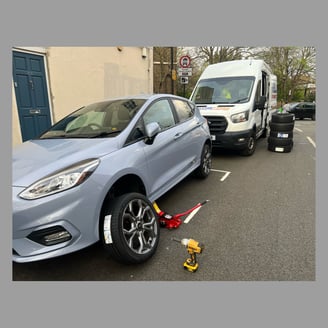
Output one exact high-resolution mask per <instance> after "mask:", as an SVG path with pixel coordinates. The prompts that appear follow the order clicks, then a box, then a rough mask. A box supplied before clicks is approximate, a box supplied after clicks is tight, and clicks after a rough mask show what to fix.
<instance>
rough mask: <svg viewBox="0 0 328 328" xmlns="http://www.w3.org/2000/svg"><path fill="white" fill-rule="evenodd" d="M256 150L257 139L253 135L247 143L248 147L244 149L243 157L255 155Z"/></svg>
mask: <svg viewBox="0 0 328 328" xmlns="http://www.w3.org/2000/svg"><path fill="white" fill-rule="evenodd" d="M255 148H256V137H255V134H254V133H253V134H252V135H251V136H250V137H249V139H248V142H247V147H246V148H244V149H243V150H242V151H241V152H240V154H241V155H242V156H250V155H253V154H254V151H255Z"/></svg>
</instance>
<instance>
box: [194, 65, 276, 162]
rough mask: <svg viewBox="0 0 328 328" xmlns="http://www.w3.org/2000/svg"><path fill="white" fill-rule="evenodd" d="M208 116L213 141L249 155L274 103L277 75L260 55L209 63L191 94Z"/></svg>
mask: <svg viewBox="0 0 328 328" xmlns="http://www.w3.org/2000/svg"><path fill="white" fill-rule="evenodd" d="M190 99H191V100H192V101H193V102H194V103H195V104H196V105H197V107H198V108H199V109H200V112H201V114H202V115H203V116H204V117H205V118H206V119H207V121H208V124H209V127H210V132H211V136H212V145H213V147H217V148H226V149H237V150H240V152H241V154H242V155H245V156H249V155H252V154H253V153H254V151H255V148H256V141H257V139H258V138H260V137H263V138H265V137H266V134H267V126H268V122H269V120H270V118H271V114H272V112H273V111H275V110H276V107H277V77H276V76H275V75H273V74H272V71H271V69H270V67H269V66H268V65H267V64H266V63H265V62H264V61H263V60H259V59H247V60H235V61H229V62H222V63H218V64H213V65H209V66H208V67H206V69H205V70H204V72H203V73H202V75H201V76H200V78H199V80H198V81H197V84H196V86H195V88H194V90H193V92H192V94H191V96H190Z"/></svg>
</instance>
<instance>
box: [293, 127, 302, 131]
mask: <svg viewBox="0 0 328 328" xmlns="http://www.w3.org/2000/svg"><path fill="white" fill-rule="evenodd" d="M294 130H297V131H298V132H303V130H301V129H298V128H295V127H294Z"/></svg>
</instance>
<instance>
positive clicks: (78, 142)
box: [12, 94, 211, 263]
mask: <svg viewBox="0 0 328 328" xmlns="http://www.w3.org/2000/svg"><path fill="white" fill-rule="evenodd" d="M12 165H13V182H12V183H13V261H15V262H31V261H37V260H43V259H48V258H52V257H56V256H60V255H64V254H68V253H71V252H74V251H77V250H80V249H82V248H84V247H87V246H89V245H91V244H94V243H96V242H98V241H101V242H102V244H103V246H104V247H105V249H106V250H107V251H108V253H109V254H110V255H111V256H112V257H113V258H114V259H116V260H118V261H120V262H123V263H141V262H144V261H146V260H148V259H149V258H150V257H151V256H152V255H153V254H154V253H155V252H156V249H157V246H158V242H159V236H160V225H159V220H158V215H157V213H156V211H155V209H154V207H153V202H154V201H155V200H156V199H158V198H159V197H160V196H162V195H163V194H164V193H166V192H167V191H168V190H170V189H171V188H172V187H173V186H175V185H176V184H177V183H179V182H180V181H181V180H182V179H184V178H185V177H186V176H187V175H189V174H191V173H195V174H196V175H197V176H199V177H201V178H206V177H207V176H208V175H209V173H210V169H211V139H210V133H209V129H208V125H207V122H206V120H205V119H204V118H203V117H202V116H201V115H200V113H199V110H198V109H197V107H195V106H194V104H193V103H192V102H190V101H189V100H187V99H185V98H182V97H178V96H174V95H169V94H155V95H140V96H134V97H126V98H119V99H111V100H104V101H101V102H97V103H94V104H90V105H88V106H85V107H82V108H80V109H79V110H77V111H75V112H73V113H72V114H70V115H68V116H67V117H65V118H63V119H62V120H61V121H59V122H58V123H57V124H55V125H53V126H52V127H51V128H50V129H49V130H48V131H46V132H45V133H43V134H42V135H41V136H40V137H39V138H38V139H35V140H30V141H27V142H24V143H23V144H21V145H20V146H18V147H16V148H15V149H14V150H13V164H12Z"/></svg>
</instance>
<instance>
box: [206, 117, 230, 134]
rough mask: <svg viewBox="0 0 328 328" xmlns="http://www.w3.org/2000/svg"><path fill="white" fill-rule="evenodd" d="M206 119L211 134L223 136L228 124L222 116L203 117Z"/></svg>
mask: <svg viewBox="0 0 328 328" xmlns="http://www.w3.org/2000/svg"><path fill="white" fill-rule="evenodd" d="M204 117H205V118H206V119H207V123H208V126H209V128H210V132H211V133H213V134H214V133H215V134H223V133H224V132H225V130H226V128H227V125H228V122H227V120H226V118H225V117H224V116H204Z"/></svg>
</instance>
